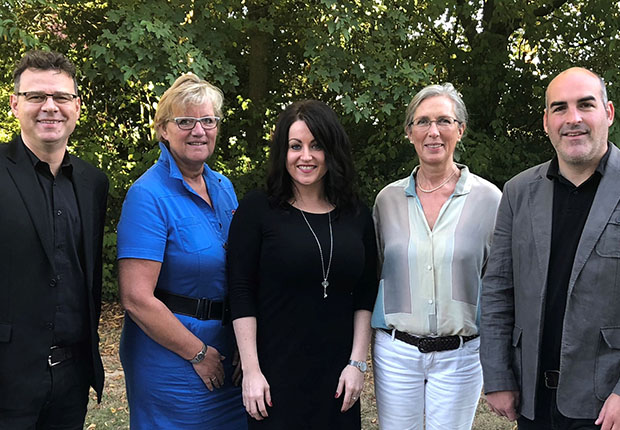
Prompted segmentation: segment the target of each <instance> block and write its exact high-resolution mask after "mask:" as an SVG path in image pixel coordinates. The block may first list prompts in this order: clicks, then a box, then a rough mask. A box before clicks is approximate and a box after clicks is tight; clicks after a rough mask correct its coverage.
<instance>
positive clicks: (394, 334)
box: [392, 328, 396, 342]
mask: <svg viewBox="0 0 620 430" xmlns="http://www.w3.org/2000/svg"><path fill="white" fill-rule="evenodd" d="M395 338H396V329H395V328H393V329H392V342H394V339H395Z"/></svg>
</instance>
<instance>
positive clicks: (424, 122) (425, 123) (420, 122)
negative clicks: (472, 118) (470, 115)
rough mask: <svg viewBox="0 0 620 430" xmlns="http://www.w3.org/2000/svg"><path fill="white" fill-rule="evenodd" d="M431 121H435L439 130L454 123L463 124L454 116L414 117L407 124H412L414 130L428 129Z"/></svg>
mask: <svg viewBox="0 0 620 430" xmlns="http://www.w3.org/2000/svg"><path fill="white" fill-rule="evenodd" d="M432 123H435V124H436V125H437V128H438V129H441V130H447V129H449V128H450V127H452V126H453V125H454V123H457V124H463V122H462V121H459V120H458V119H456V118H450V117H449V116H442V117H439V118H437V119H428V118H418V119H414V120H413V121H411V122H410V123H409V124H407V126H408V127H411V126H412V125H413V127H414V128H415V129H416V130H420V131H423V130H428V129H429V128H431V124H432Z"/></svg>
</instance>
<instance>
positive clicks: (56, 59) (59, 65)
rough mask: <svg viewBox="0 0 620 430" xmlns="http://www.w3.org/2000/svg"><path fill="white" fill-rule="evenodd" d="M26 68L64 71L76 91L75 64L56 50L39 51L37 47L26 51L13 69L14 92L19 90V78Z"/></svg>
mask: <svg viewBox="0 0 620 430" xmlns="http://www.w3.org/2000/svg"><path fill="white" fill-rule="evenodd" d="M27 69H36V70H57V71H58V72H59V73H64V74H66V75H68V76H70V77H71V79H73V86H74V89H75V93H76V94H77V92H78V87H77V81H76V80H75V64H73V63H72V62H71V60H69V59H68V58H67V57H65V56H64V55H62V54H60V53H58V52H54V51H40V50H38V49H33V50H32V51H28V52H26V54H24V56H23V57H22V59H21V60H20V62H19V64H18V65H17V67H15V70H14V71H13V82H14V83H15V92H16V93H17V92H18V91H19V80H20V78H21V76H22V73H24V71H25V70H27Z"/></svg>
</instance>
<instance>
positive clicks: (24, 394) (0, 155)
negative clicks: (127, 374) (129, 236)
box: [0, 137, 108, 409]
mask: <svg viewBox="0 0 620 430" xmlns="http://www.w3.org/2000/svg"><path fill="white" fill-rule="evenodd" d="M69 159H70V162H71V165H72V166H73V171H72V175H71V176H72V182H73V189H74V191H75V197H76V200H77V206H78V209H79V215H80V218H81V227H82V228H81V233H80V234H81V238H82V240H81V243H80V244H79V246H80V248H81V250H82V252H81V254H82V256H81V258H82V260H83V261H82V267H83V277H84V281H85V288H86V296H87V297H86V302H87V303H86V304H85V306H87V321H88V327H87V329H86V332H87V337H88V342H89V344H90V357H91V359H92V360H91V362H92V366H91V368H92V369H91V370H92V371H91V376H90V381H89V382H90V384H91V386H92V387H93V388H94V389H95V391H96V392H97V394H98V396H99V398H100V397H101V392H102V389H103V376H104V374H103V366H102V363H101V357H100V355H99V347H98V344H99V336H98V334H97V327H98V324H99V315H100V312H101V282H102V243H103V226H104V218H105V210H106V200H107V192H108V180H107V178H106V176H105V174H104V173H103V172H101V171H100V170H99V169H96V168H95V167H93V166H91V165H90V164H88V163H86V162H84V161H82V160H80V159H79V158H77V157H75V156H72V155H69ZM0 205H1V206H0V409H2V408H7V409H12V408H15V407H18V406H20V405H21V404H23V403H24V402H28V399H29V396H30V393H33V392H36V391H37V390H39V389H40V381H41V380H42V379H43V377H44V375H45V372H47V366H48V365H47V357H48V355H49V349H50V347H51V346H52V345H53V344H54V343H55V342H54V321H55V316H56V306H57V298H58V289H57V288H56V287H57V285H58V273H57V272H58V270H57V267H56V261H55V252H54V236H53V231H52V225H51V224H50V223H49V214H48V210H49V209H48V204H47V202H46V198H45V194H44V192H43V191H42V189H41V184H40V182H39V179H38V177H37V173H36V171H35V169H34V167H33V163H32V160H31V159H30V158H29V156H28V154H27V152H26V147H25V146H24V144H23V141H22V139H21V137H17V138H15V139H14V140H13V141H12V142H11V143H9V144H8V145H0Z"/></svg>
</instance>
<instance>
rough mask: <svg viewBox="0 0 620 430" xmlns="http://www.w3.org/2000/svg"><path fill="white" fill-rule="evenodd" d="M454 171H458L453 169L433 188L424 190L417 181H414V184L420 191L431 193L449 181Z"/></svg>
mask: <svg viewBox="0 0 620 430" xmlns="http://www.w3.org/2000/svg"><path fill="white" fill-rule="evenodd" d="M456 172H458V169H454V171H453V172H452V174H451V175H450V176H448V177H447V178H446V180H445V181H443V182H442V183H441V184H439V185H437V186H436V187H435V188H431V189H430V190H425V189H424V188H422V186H421V185H420V182H419V181H416V183H415V184H416V185H417V186H418V188H419V189H420V191H422V192H423V193H432V192H434V191H437V190H438V189H440V188H441V187H443V186H444V185H446V184H447V183H448V181H450V179H452V177H453V176H454V175H456Z"/></svg>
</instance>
